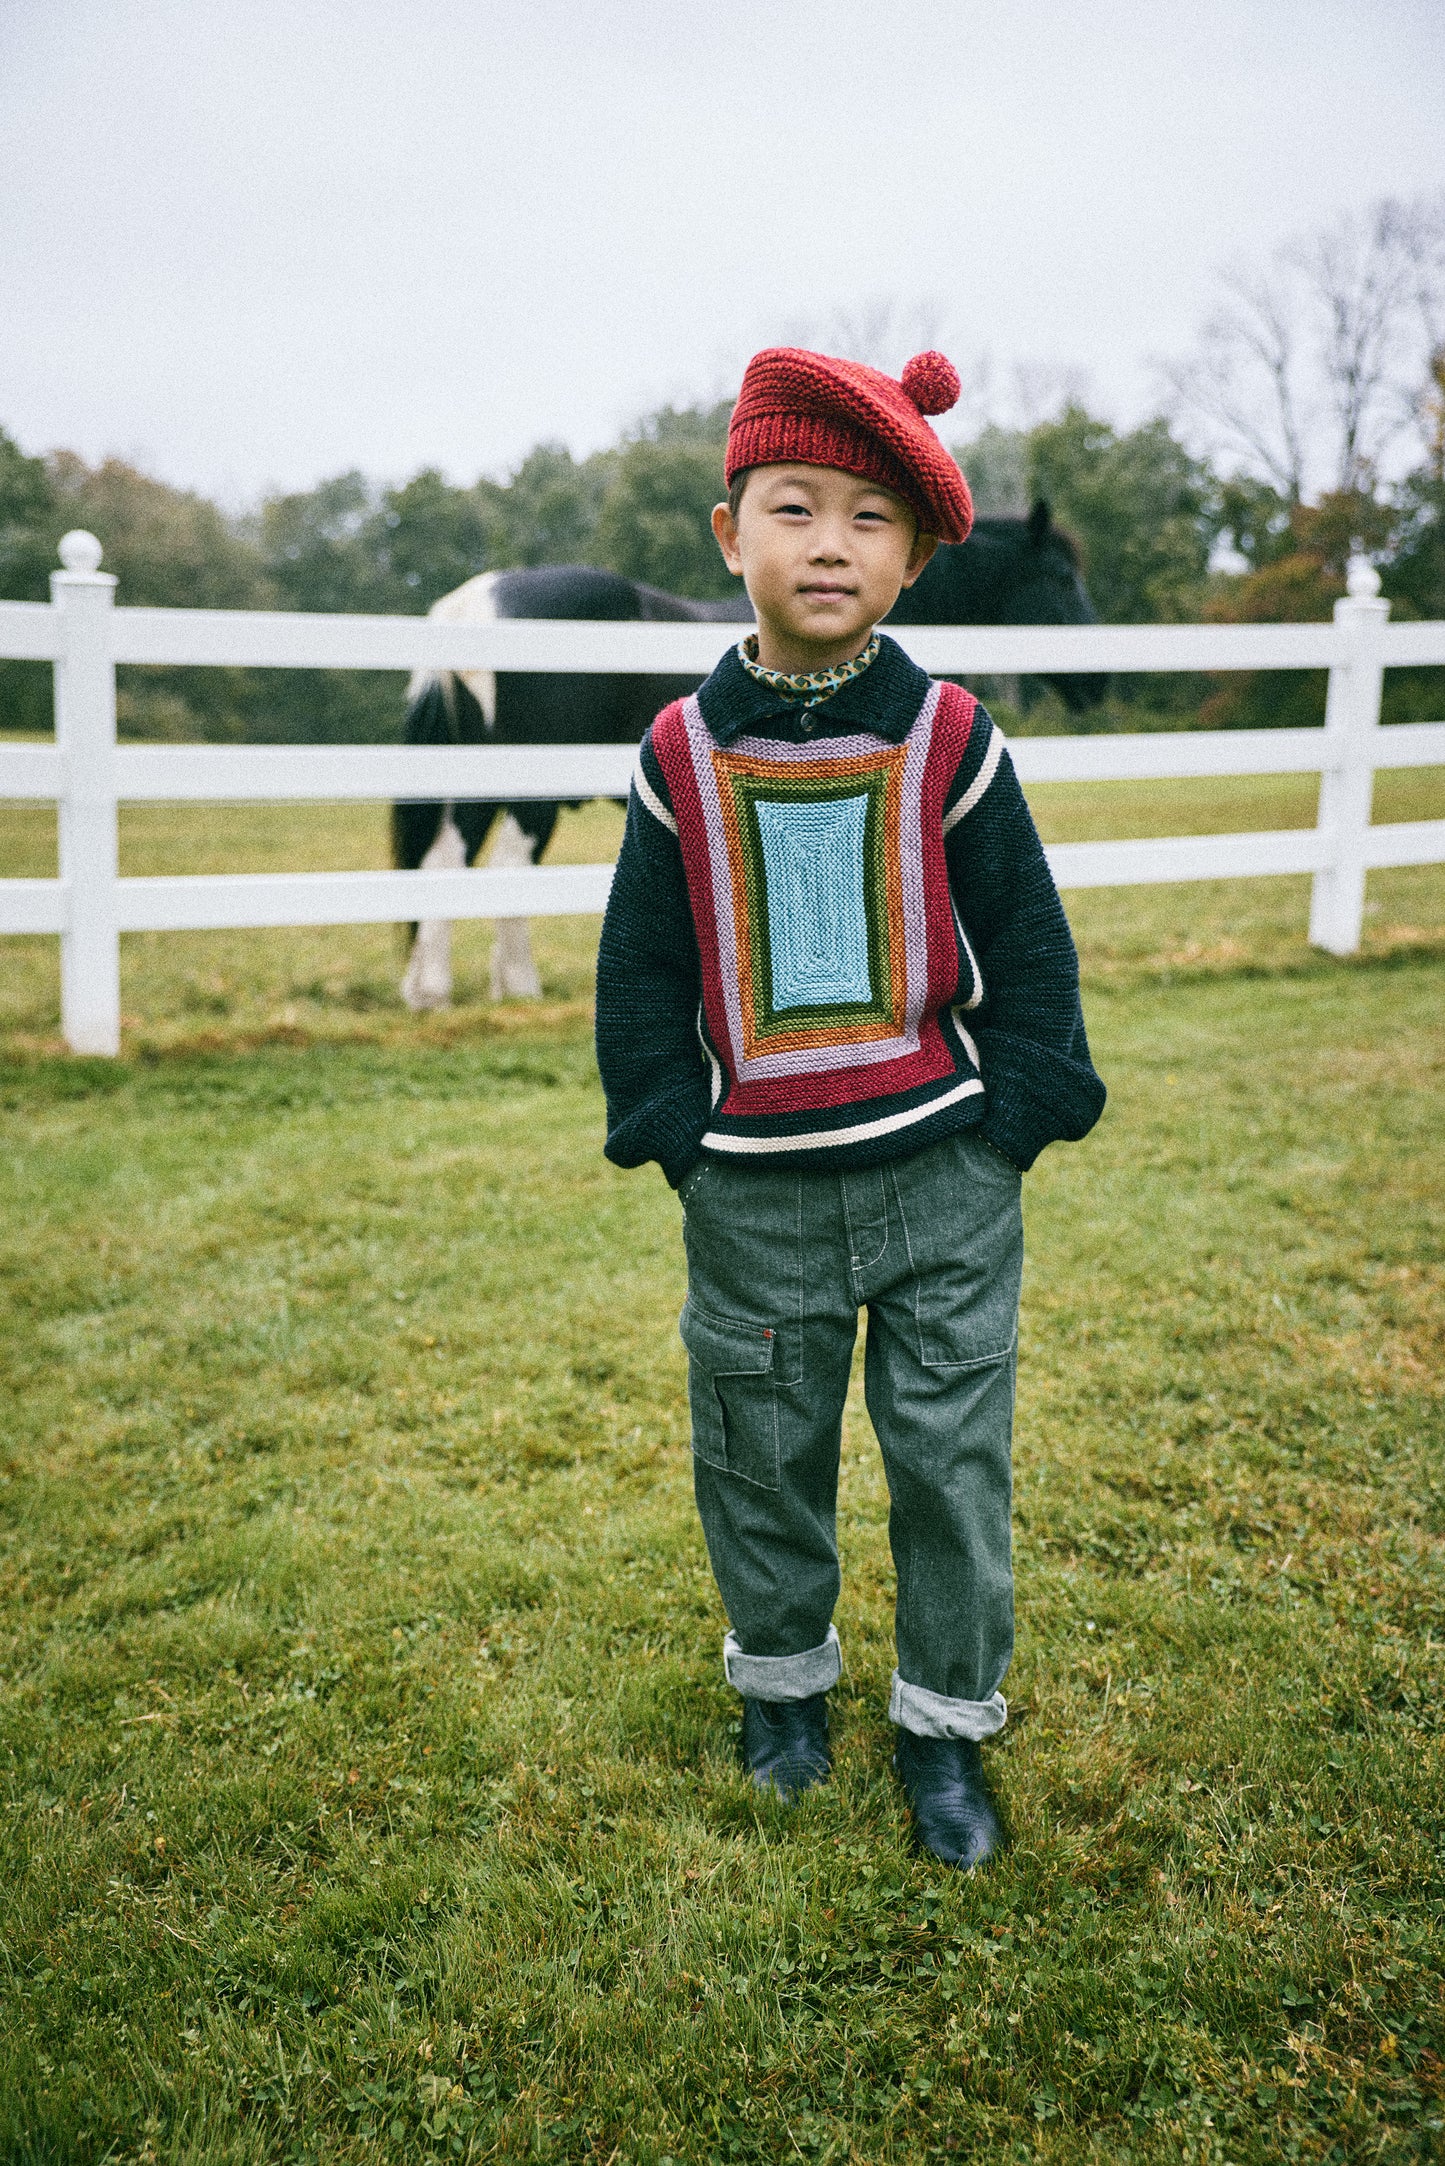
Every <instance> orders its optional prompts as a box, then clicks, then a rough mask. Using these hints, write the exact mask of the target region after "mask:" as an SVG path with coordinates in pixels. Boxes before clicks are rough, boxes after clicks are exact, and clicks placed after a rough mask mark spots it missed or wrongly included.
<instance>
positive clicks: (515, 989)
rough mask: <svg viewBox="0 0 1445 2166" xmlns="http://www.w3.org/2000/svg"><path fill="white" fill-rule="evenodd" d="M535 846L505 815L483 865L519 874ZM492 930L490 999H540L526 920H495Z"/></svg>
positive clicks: (530, 837)
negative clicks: (489, 854)
mask: <svg viewBox="0 0 1445 2166" xmlns="http://www.w3.org/2000/svg"><path fill="white" fill-rule="evenodd" d="M536 847H537V845H536V840H535V838H534V837H533V836H531V835H529V834H527V833H526V832H525V830H524V829H523V828H522V827H521V826H520V825H519V824H518V822H517V821H516V819H514V817H513V816H512V814H511V813H510V812H508V813H506V814H504V815H503V818H502V823H501V826H500V827H499V828H498V829H497V839H496V841H495V842H494V843H493V845H492V854H491V856H490V858H489V859H488V860H487V862H488V864H490V865H493V866H495V867H496V868H497V869H498V870H499V871H502V870H506V871H514V870H517V871H519V870H520V869H521V868H522V867H523V866H524V865H531V864H532V863H534V862H535V852H536ZM492 930H493V936H494V937H493V940H492V998H493V1000H540V999H541V997H542V980H541V976H540V975H539V973H538V970H537V965H536V963H535V962H534V961H533V960H532V926H531V921H530V919H528V918H497V919H495V920H494V922H493V927H492Z"/></svg>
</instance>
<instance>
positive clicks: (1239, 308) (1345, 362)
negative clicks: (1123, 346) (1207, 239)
mask: <svg viewBox="0 0 1445 2166" xmlns="http://www.w3.org/2000/svg"><path fill="white" fill-rule="evenodd" d="M1223 284H1224V290H1225V299H1224V301H1223V303H1222V305H1221V306H1220V307H1219V308H1218V309H1217V310H1216V311H1215V313H1214V314H1213V315H1212V316H1211V317H1210V318H1209V320H1208V322H1207V323H1206V324H1205V326H1204V329H1203V331H1202V332H1201V334H1200V338H1199V342H1198V345H1197V347H1196V350H1195V352H1194V353H1193V354H1192V355H1191V356H1190V357H1189V358H1188V359H1187V360H1185V361H1183V362H1180V363H1176V364H1175V365H1174V366H1172V367H1170V368H1168V369H1166V371H1165V376H1166V381H1167V383H1168V385H1169V387H1170V389H1171V391H1172V393H1173V395H1174V400H1175V403H1176V404H1177V406H1178V407H1180V408H1182V409H1183V410H1184V411H1185V412H1186V413H1190V414H1193V415H1194V417H1195V418H1196V420H1197V421H1198V422H1199V423H1201V424H1202V425H1203V428H1204V430H1205V432H1206V433H1207V434H1208V435H1210V436H1211V437H1212V438H1213V444H1212V446H1211V448H1212V449H1214V450H1215V451H1217V452H1224V453H1229V454H1232V455H1233V456H1234V458H1235V459H1236V460H1238V461H1240V462H1241V463H1242V464H1243V465H1244V466H1245V468H1246V469H1248V470H1249V471H1250V472H1252V473H1254V474H1255V475H1257V476H1259V477H1260V478H1261V479H1264V480H1267V481H1269V482H1271V483H1272V484H1273V486H1274V487H1275V488H1276V489H1278V490H1279V492H1280V494H1281V495H1282V496H1284V497H1285V498H1287V499H1288V501H1289V502H1291V503H1298V502H1300V501H1301V499H1302V498H1303V497H1304V496H1305V495H1306V493H1307V492H1309V491H1310V490H1312V489H1314V488H1327V489H1338V490H1369V489H1371V488H1373V487H1374V486H1375V485H1376V483H1377V482H1378V480H1379V478H1380V476H1381V475H1382V473H1384V472H1385V471H1387V469H1388V468H1389V467H1390V465H1391V464H1392V463H1394V464H1395V465H1396V466H1397V467H1398V463H1399V459H1400V457H1401V456H1402V455H1403V456H1404V457H1405V458H1406V459H1407V460H1408V458H1409V456H1410V455H1411V453H1412V452H1415V453H1418V449H1419V444H1420V423H1421V421H1422V420H1423V418H1424V417H1423V415H1422V412H1421V395H1422V386H1423V385H1425V384H1426V383H1427V382H1428V380H1429V376H1430V357H1431V355H1432V353H1433V352H1434V351H1435V350H1437V349H1438V347H1439V344H1440V338H1439V319H1440V316H1441V311H1442V307H1445V195H1442V196H1440V197H1436V198H1421V199H1418V200H1417V201H1415V202H1413V203H1403V202H1401V201H1399V200H1398V199H1397V198H1394V197H1387V198H1386V199H1385V200H1384V201H1383V202H1380V203H1377V204H1376V205H1375V206H1374V207H1373V209H1372V210H1371V211H1369V212H1368V213H1367V214H1365V215H1364V216H1354V215H1347V216H1344V217H1341V218H1339V219H1337V220H1336V221H1335V223H1334V224H1333V225H1331V226H1329V227H1326V228H1325V229H1324V230H1323V231H1321V232H1319V233H1316V234H1313V235H1309V236H1306V237H1304V238H1302V239H1299V240H1296V241H1292V242H1289V243H1287V244H1286V245H1285V246H1284V247H1283V248H1280V249H1278V250H1277V251H1276V252H1275V255H1274V257H1273V258H1272V260H1271V262H1270V264H1269V266H1268V268H1267V269H1266V270H1264V271H1263V272H1258V271H1251V270H1249V269H1247V268H1242V267H1237V268H1235V269H1233V270H1231V271H1229V272H1227V273H1226V274H1225V275H1224V280H1223Z"/></svg>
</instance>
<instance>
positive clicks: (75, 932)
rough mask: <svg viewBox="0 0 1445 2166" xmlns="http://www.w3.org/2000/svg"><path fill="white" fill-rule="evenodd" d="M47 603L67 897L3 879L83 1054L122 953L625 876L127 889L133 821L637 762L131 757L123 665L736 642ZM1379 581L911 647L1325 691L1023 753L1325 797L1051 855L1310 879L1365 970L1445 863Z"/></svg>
mask: <svg viewBox="0 0 1445 2166" xmlns="http://www.w3.org/2000/svg"><path fill="white" fill-rule="evenodd" d="M61 558H62V562H63V563H64V566H65V569H64V570H63V571H59V572H55V573H53V574H52V576H51V600H50V602H49V603H43V602H0V657H6V658H19V659H22V660H38V661H49V662H53V663H54V664H55V745H54V747H53V748H52V747H51V746H49V745H12V746H8V747H3V748H0V798H40V799H50V800H52V801H54V802H55V803H56V804H57V805H58V806H59V815H60V817H59V839H60V865H59V874H60V876H59V878H58V879H55V880H7V879H0V934H3V933H58V934H59V935H60V941H61V1010H62V1024H63V1028H64V1032H65V1037H66V1040H67V1042H68V1044H69V1045H70V1046H71V1047H72V1048H73V1049H74V1050H75V1051H76V1052H83V1053H101V1054H113V1053H115V1052H116V1051H118V1049H119V1045H120V935H121V933H123V932H156V931H166V932H171V931H181V930H187V929H206V928H212V927H220V926H260V925H339V924H363V923H378V922H388V921H399V920H405V919H409V918H424V917H425V918H499V917H543V916H566V915H568V914H571V913H575V912H592V911H600V910H601V909H602V908H603V906H604V904H605V902H606V900H607V890H608V885H609V883H610V880H611V877H612V868H611V866H609V865H576V866H541V867H537V868H534V869H527V870H519V871H493V870H487V869H482V870H477V871H461V872H442V871H438V872H343V873H280V874H274V873H248V874H223V875H207V876H198V875H177V876H175V877H171V878H150V879H122V878H121V877H120V875H119V864H118V857H117V816H116V808H117V805H118V803H120V802H122V801H125V802H133V801H136V800H149V801H151V802H155V801H158V800H165V801H172V802H174V801H179V800H189V801H205V802H208V803H211V802H224V801H226V800H232V801H235V800H238V799H243V798H253V799H255V798H260V799H298V798H311V799H341V798H401V797H411V798H417V797H421V798H426V797H436V798H453V799H455V798H464V797H474V798H524V797H540V798H569V797H573V798H575V797H593V796H622V795H625V793H626V790H627V787H628V777H629V775H630V772H631V768H632V763H633V757H634V748H633V747H631V746H618V745H572V746H566V747H550V748H537V749H532V748H515V747H502V746H405V747H403V746H398V747H396V748H395V749H393V748H391V747H375V748H374V747H369V746H367V747H360V746H327V747H324V748H323V747H315V746H290V745H287V746H278V747H271V746H266V747H261V746H231V745H227V746H189V745H166V746H149V745H117V743H116V737H115V667H116V664H117V663H118V662H150V663H168V664H170V663H195V664H225V663H231V664H245V665H253V666H269V667H280V668H291V669H294V668H298V667H300V668H309V669H335V668H347V669H407V670H409V669H415V668H418V667H425V668H431V669H493V670H498V669H499V670H518V669H522V670H577V671H584V672H592V671H605V670H627V671H639V670H641V671H657V672H666V673H669V674H674V673H675V674H686V673H696V674H698V675H702V674H704V673H705V672H706V671H708V670H709V669H711V667H712V666H713V664H714V663H715V662H716V661H717V659H718V657H719V655H720V654H721V653H722V651H723V649H724V647H725V646H726V644H727V642H728V641H729V640H732V639H736V638H737V637H738V636H739V627H738V626H737V625H720V624H591V623H575V622H567V623H561V622H555V621H554V622H548V621H541V620H536V619H527V620H519V619H514V620H512V621H510V622H504V623H494V624H478V625H459V624H446V623H441V622H438V621H435V620H433V619H431V618H426V617H348V616H304V615H291V614H268V613H265V612H260V611H256V612H250V611H244V612H243V611H232V610H211V609H117V608H115V607H114V606H113V604H114V599H115V581H114V579H113V578H112V577H111V576H110V575H109V574H107V573H105V572H102V571H101V570H100V569H99V565H100V558H101V550H100V544H99V543H98V542H97V541H96V540H95V539H94V537H93V536H92V535H88V534H81V533H76V534H69V535H67V536H66V538H65V540H64V542H62V544H61ZM1378 594H1379V580H1378V577H1377V576H1376V574H1375V573H1374V572H1373V571H1372V569H1371V568H1370V566H1369V565H1368V564H1365V563H1363V562H1357V563H1356V564H1354V565H1352V567H1351V577H1350V598H1349V599H1348V600H1346V601H1341V602H1338V603H1336V605H1335V621H1334V623H1333V624H1260V625H1147V626H1128V627H1116V626H1102V625H1091V626H1088V627H1078V628H1075V627H1068V628H1062V627H1055V626H1043V625H1025V626H1019V627H1017V628H1015V627H1007V628H1005V627H986V628H982V629H980V628H978V627H976V626H975V627H964V626H942V625H939V626H929V627H914V628H910V629H908V630H906V631H900V632H899V634H898V637H899V639H900V641H901V643H902V644H903V645H904V646H905V647H906V648H907V649H908V651H909V653H910V654H912V655H913V657H914V658H915V660H916V661H918V662H919V663H920V664H921V665H922V666H923V667H924V668H925V669H929V670H932V671H934V672H935V673H939V674H942V673H944V672H948V673H951V674H957V675H969V676H976V675H985V674H986V675H1001V674H1013V673H1015V672H1029V673H1038V674H1049V675H1053V674H1056V673H1058V672H1059V671H1076V670H1077V671H1092V670H1107V671H1111V672H1112V671H1121V670H1122V671H1132V670H1235V669H1327V670H1328V671H1329V673H1330V680H1329V698H1328V704H1327V707H1326V714H1325V722H1324V726H1323V728H1320V729H1302V730H1221V731H1213V732H1203V731H1201V732H1181V733H1178V734H1175V733H1169V734H1167V735H1165V734H1160V735H1156V736H1099V737H1034V738H1023V739H1021V740H1019V741H1018V742H1017V743H1015V744H1014V745H1013V746H1012V747H1011V749H1012V752H1013V758H1014V764H1015V766H1016V767H1017V768H1018V771H1019V774H1020V776H1021V777H1022V779H1023V780H1024V781H1025V782H1113V781H1126V780H1138V779H1143V778H1168V777H1178V776H1190V775H1240V774H1310V773H1317V774H1319V775H1320V776H1321V778H1322V780H1321V788H1320V798H1319V813H1318V819H1317V824H1316V825H1315V826H1314V827H1312V828H1298V829H1295V828H1291V829H1286V830H1283V831H1280V832H1277V833H1273V834H1248V835H1200V836H1175V837H1169V838H1161V839H1159V840H1157V841H1146V842H1075V843H1062V844H1057V845H1055V846H1054V847H1053V848H1051V849H1050V851H1049V853H1048V855H1049V863H1050V865H1051V866H1052V868H1053V872H1054V877H1055V879H1056V880H1057V881H1058V883H1059V885H1060V886H1061V887H1064V888H1069V887H1111V886H1115V885H1122V884H1128V883H1134V882H1139V881H1161V880H1164V881H1167V880H1217V879H1235V878H1239V877H1241V876H1246V875H1256V874H1263V873H1306V872H1307V873H1312V874H1313V875H1314V887H1313V895H1312V900H1311V906H1310V938H1311V940H1312V941H1314V942H1315V944H1316V945H1317V946H1320V947H1324V948H1328V949H1330V950H1332V951H1333V952H1334V953H1335V954H1339V955H1343V954H1348V953H1350V952H1352V951H1353V950H1354V949H1355V948H1357V947H1358V945H1359V940H1360V927H1361V922H1362V914H1363V909H1364V892H1365V875H1366V872H1367V871H1368V870H1369V869H1370V868H1371V867H1373V866H1382V865H1422V864H1434V863H1438V862H1442V861H1445V820H1419V821H1411V822H1407V823H1397V824H1394V825H1388V826H1372V825H1371V820H1370V807H1371V794H1372V786H1373V782H1374V777H1375V774H1376V772H1377V771H1378V770H1379V769H1381V768H1387V767H1419V766H1434V765H1445V722H1428V723H1408V724H1404V725H1398V726H1395V727H1391V728H1383V727H1381V725H1380V691H1381V683H1382V678H1383V672H1384V671H1385V669H1387V668H1389V667H1391V666H1392V665H1393V666H1396V667H1399V666H1401V665H1408V664H1430V665H1441V664H1445V623H1441V624H1434V623H1432V624H1398V625H1391V624H1389V623H1388V622H1387V621H1386V620H1387V617H1388V614H1389V604H1388V603H1387V602H1383V601H1380V600H1379V599H1378Z"/></svg>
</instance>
